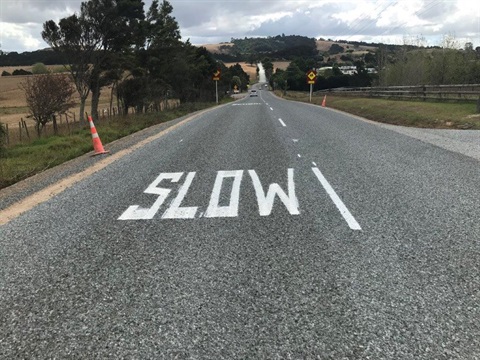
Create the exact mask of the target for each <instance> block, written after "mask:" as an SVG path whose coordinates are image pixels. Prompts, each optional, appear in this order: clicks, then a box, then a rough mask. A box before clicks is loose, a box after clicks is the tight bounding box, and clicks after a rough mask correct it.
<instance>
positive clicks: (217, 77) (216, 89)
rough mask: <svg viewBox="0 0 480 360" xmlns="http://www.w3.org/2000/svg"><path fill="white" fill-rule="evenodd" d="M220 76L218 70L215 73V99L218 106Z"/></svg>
mask: <svg viewBox="0 0 480 360" xmlns="http://www.w3.org/2000/svg"><path fill="white" fill-rule="evenodd" d="M220 74H221V71H220V69H217V71H215V72H214V73H213V81H215V98H216V99H217V105H218V80H220Z"/></svg>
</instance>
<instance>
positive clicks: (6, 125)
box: [5, 124, 10, 145]
mask: <svg viewBox="0 0 480 360" xmlns="http://www.w3.org/2000/svg"><path fill="white" fill-rule="evenodd" d="M5 132H6V137H5V138H6V140H7V145H9V144H10V134H9V133H8V124H5Z"/></svg>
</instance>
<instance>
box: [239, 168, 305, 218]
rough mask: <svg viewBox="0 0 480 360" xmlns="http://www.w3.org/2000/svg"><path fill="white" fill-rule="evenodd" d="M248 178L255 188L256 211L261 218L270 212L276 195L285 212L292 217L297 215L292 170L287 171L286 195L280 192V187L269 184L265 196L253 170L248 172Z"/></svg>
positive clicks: (296, 200)
mask: <svg viewBox="0 0 480 360" xmlns="http://www.w3.org/2000/svg"><path fill="white" fill-rule="evenodd" d="M248 173H249V174H250V177H251V178H252V182H253V187H254V188H255V194H256V195H257V202H258V209H259V211H260V215H261V216H268V215H270V213H271V212H272V207H273V201H274V200H275V195H278V197H279V198H280V200H282V202H283V204H284V205H285V206H286V207H287V210H288V211H289V212H290V214H292V215H298V214H299V213H300V212H299V211H298V199H297V196H296V195H295V183H294V182H293V169H288V195H287V194H285V192H284V191H283V190H282V188H281V187H280V185H278V184H275V183H274V184H271V185H270V187H269V188H268V191H267V195H265V193H264V191H263V189H262V184H261V183H260V179H259V178H258V175H257V173H256V172H255V170H248Z"/></svg>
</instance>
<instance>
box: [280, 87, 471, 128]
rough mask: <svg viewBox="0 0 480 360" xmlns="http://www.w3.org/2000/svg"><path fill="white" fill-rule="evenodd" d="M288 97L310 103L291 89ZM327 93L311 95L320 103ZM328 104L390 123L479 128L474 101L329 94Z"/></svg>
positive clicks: (428, 126) (427, 126)
mask: <svg viewBox="0 0 480 360" xmlns="http://www.w3.org/2000/svg"><path fill="white" fill-rule="evenodd" d="M278 94H280V93H278ZM283 97H284V98H286V99H290V100H296V101H302V102H309V95H308V93H302V92H288V93H287V96H283ZM323 98H324V95H323V94H322V95H316V96H313V97H312V103H314V104H317V105H321V103H322V100H323ZM326 106H327V107H329V108H333V109H337V110H341V111H345V112H348V113H350V114H354V115H358V116H361V117H364V118H366V119H370V120H373V121H378V122H382V123H387V124H394V125H402V126H413V127H419V128H436V129H476V130H480V114H478V113H476V104H475V103H453V102H449V103H440V102H423V101H405V100H385V99H373V98H357V97H345V96H338V95H329V94H327V99H326Z"/></svg>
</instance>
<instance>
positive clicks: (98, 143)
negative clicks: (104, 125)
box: [88, 116, 108, 156]
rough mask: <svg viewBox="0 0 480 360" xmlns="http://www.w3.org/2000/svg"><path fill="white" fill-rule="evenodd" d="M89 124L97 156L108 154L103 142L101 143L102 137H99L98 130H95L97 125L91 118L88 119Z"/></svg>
mask: <svg viewBox="0 0 480 360" xmlns="http://www.w3.org/2000/svg"><path fill="white" fill-rule="evenodd" d="M88 122H89V123H90V131H91V133H92V141H93V149H94V150H95V154H93V155H92V156H95V155H100V154H106V153H108V151H106V150H105V149H104V148H103V145H102V142H101V141H100V137H99V136H98V133H97V129H95V125H94V124H93V119H92V117H91V116H89V117H88Z"/></svg>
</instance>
